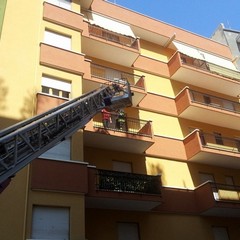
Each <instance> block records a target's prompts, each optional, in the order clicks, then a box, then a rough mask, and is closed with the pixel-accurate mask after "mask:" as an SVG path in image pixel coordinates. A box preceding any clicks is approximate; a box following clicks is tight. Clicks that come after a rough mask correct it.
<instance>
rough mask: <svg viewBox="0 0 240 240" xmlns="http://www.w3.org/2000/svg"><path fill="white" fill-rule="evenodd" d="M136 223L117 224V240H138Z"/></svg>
mask: <svg viewBox="0 0 240 240" xmlns="http://www.w3.org/2000/svg"><path fill="white" fill-rule="evenodd" d="M139 239H140V238H139V229H138V224H137V223H118V240H139Z"/></svg>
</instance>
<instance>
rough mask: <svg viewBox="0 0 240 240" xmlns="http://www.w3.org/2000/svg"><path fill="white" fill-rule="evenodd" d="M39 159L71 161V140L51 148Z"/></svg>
mask: <svg viewBox="0 0 240 240" xmlns="http://www.w3.org/2000/svg"><path fill="white" fill-rule="evenodd" d="M40 157H41V158H47V159H57V160H70V159H71V140H70V139H66V140H64V141H62V142H60V143H59V144H57V145H56V146H54V147H52V148H51V149H49V150H48V151H46V152H45V153H43V154H42V155H41V156H40Z"/></svg>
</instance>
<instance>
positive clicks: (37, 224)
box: [31, 206, 70, 240]
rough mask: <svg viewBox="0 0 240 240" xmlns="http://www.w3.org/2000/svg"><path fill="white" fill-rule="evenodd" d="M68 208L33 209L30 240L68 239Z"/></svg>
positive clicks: (39, 207) (37, 207)
mask: <svg viewBox="0 0 240 240" xmlns="http://www.w3.org/2000/svg"><path fill="white" fill-rule="evenodd" d="M69 217H70V216H69V208H58V207H41V206H35V207H34V208H33V216H32V236H31V238H32V239H58V240H68V239H69Z"/></svg>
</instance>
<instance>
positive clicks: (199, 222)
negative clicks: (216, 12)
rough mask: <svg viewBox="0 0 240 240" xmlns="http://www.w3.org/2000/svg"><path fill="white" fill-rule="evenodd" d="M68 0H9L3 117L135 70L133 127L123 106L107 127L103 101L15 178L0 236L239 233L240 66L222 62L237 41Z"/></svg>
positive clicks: (35, 109) (20, 116)
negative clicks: (120, 117)
mask: <svg viewBox="0 0 240 240" xmlns="http://www.w3.org/2000/svg"><path fill="white" fill-rule="evenodd" d="M62 4H63V2H62V1H60V0H59V1H57V0H56V1H30V2H27V1H26V4H22V1H21V2H20V1H17V2H16V0H7V4H6V8H5V12H4V14H2V13H1V16H0V17H2V18H3V21H2V28H0V30H1V38H0V52H1V58H0V94H1V96H0V120H1V121H0V129H1V130H3V129H5V128H6V127H9V126H11V125H13V124H15V123H17V122H19V121H22V120H25V119H29V118H31V117H33V116H35V115H36V114H40V113H42V112H44V111H47V110H49V109H51V108H54V107H56V106H57V105H59V104H61V103H63V102H66V101H68V100H70V99H74V98H76V97H78V96H80V95H82V94H86V93H88V92H90V91H93V90H95V89H97V88H99V87H100V86H102V85H104V84H106V83H107V84H109V83H112V82H114V83H116V82H117V83H119V81H121V80H126V79H127V80H128V81H129V82H130V85H131V91H132V93H133V96H132V102H133V104H132V106H131V107H129V108H126V109H124V111H125V114H126V118H125V125H124V128H123V129H118V127H117V124H116V123H117V121H116V119H117V112H112V113H111V120H112V121H111V123H110V127H108V128H107V129H106V128H104V127H103V124H102V115H101V114H100V113H97V114H96V115H95V116H93V118H91V119H90V121H89V122H88V123H87V124H86V125H85V126H84V127H81V129H79V130H77V131H76V132H75V133H74V134H73V135H72V136H71V137H69V136H67V137H66V138H65V137H64V138H63V139H60V141H61V143H60V144H59V145H58V146H57V147H56V148H52V149H51V150H50V151H48V152H46V153H44V154H45V155H41V154H40V156H38V157H37V158H36V159H35V160H33V161H32V162H31V163H30V164H28V165H27V166H25V167H24V168H22V169H21V170H20V171H18V172H17V173H16V174H15V175H14V176H13V177H12V179H11V182H10V184H9V185H8V186H7V187H6V188H5V189H3V191H2V192H1V193H0V213H1V216H2V217H1V220H0V226H1V227H0V239H4V240H8V239H9V240H10V239H11V240H19V239H22V240H25V239H47V238H48V239H54V238H55V239H56V238H59V236H60V235H61V234H62V236H63V237H64V239H71V240H94V239H105V240H113V239H116V240H117V239H118V240H122V239H128V240H139V239H141V240H149V239H151V240H157V239H169V240H177V239H186V240H192V239H196V240H198V239H199V240H202V239H206V240H219V239H221V240H222V239H224V240H237V239H238V238H239V234H240V230H239V226H238V225H239V219H240V212H239V209H240V187H239V186H240V177H239V169H240V165H239V156H240V152H239V151H240V147H239V146H240V145H239V137H240V128H239V124H238V122H239V118H240V117H239V116H240V115H239V114H240V105H239V99H238V97H237V94H236V93H237V89H238V88H239V81H238V80H237V79H234V78H233V76H238V74H239V72H238V71H237V70H236V71H233V70H231V71H230V69H226V68H225V67H224V66H223V64H222V63H228V64H229V65H231V61H232V56H231V52H230V50H229V48H228V47H227V46H225V45H222V44H220V43H217V42H215V41H212V40H211V39H207V38H204V37H201V36H198V35H196V34H194V33H190V32H188V31H185V30H183V29H179V28H177V27H174V26H170V25H167V24H165V23H162V22H160V21H157V20H154V19H151V18H148V17H146V16H143V15H141V14H138V13H135V12H132V11H130V10H128V9H125V8H122V7H120V6H117V5H115V4H112V3H109V2H107V1H104V0H79V1H70V3H68V1H66V3H64V4H63V5H62ZM0 6H1V5H0ZM16 6H17V7H16ZM94 14H95V15H97V16H98V18H97V17H96V19H95V18H94V16H95V15H94ZM122 16H124V18H123V17H122ZM99 19H100V20H101V21H100V20H99ZM0 21H1V19H0ZM110 23H111V24H110ZM113 23H114V24H115V29H109V28H110V25H112V24H113ZM139 23H141V26H139ZM104 24H105V25H104ZM126 29H127V30H126ZM134 29H135V31H136V32H137V34H138V36H137V35H136V34H135V33H134ZM130 30H131V31H132V35H131V36H130V34H129V31H130ZM121 31H122V32H121ZM124 31H126V32H124ZM127 31H128V32H127ZM172 32H175V35H174V36H173V35H172ZM134 34H135V35H134ZM64 44H65V45H64ZM181 44H182V45H184V46H185V47H182V48H181V47H179V46H181ZM186 46H187V47H188V48H189V49H191V51H190V52H187V50H186V49H187V47H186ZM196 49H198V50H201V52H202V53H203V54H205V55H206V57H209V56H211V57H209V58H208V59H209V62H208V61H207V60H205V61H203V60H202V59H201V57H200V56H198V55H197V54H196V53H195V50H196ZM184 51H185V52H184ZM193 52H194V53H195V56H192V55H193ZM214 61H215V62H214ZM224 61H225V62H224ZM209 66H211V68H210V67H209ZM212 66H215V67H214V70H213V67H212ZM233 68H234V66H233ZM233 73H234V74H233ZM63 86H64V87H63ZM238 94H239V93H238ZM0 133H1V132H0ZM0 136H1V135H0ZM63 140H64V141H63ZM62 141H63V142H62ZM0 144H2V143H1V138H0ZM1 149H3V148H1ZM1 151H3V150H1ZM1 151H0V153H1ZM1 154H2V153H1ZM61 154H62V156H61ZM0 157H1V155H0ZM4 161H5V159H4V157H2V158H0V170H1V169H3V168H4V166H5V165H4V164H5V163H4ZM2 163H4V164H2ZM0 173H1V172H0ZM0 176H1V175H0ZM155 179H157V181H156V180H155ZM154 181H155V182H154ZM103 183H104V184H103ZM0 184H2V183H1V182H0ZM0 186H1V187H2V185H0ZM139 186H140V187H139ZM156 186H157V187H156ZM141 187H142V188H141ZM129 189H130V190H129ZM0 190H1V188H0ZM48 210H50V211H49V212H48ZM41 214H43V215H41ZM48 214H49V215H48ZM50 214H53V215H50ZM54 214H59V215H54ZM53 216H54V217H53ZM56 216H59V217H56ZM66 216H67V217H66ZM52 217H53V220H52V221H50V219H51V218H52ZM61 217H65V218H64V220H62V222H61V221H60V220H61ZM41 219H45V220H44V221H43V222H41ZM59 224H60V225H59ZM61 224H62V225H61ZM59 226H62V227H59ZM63 226H64V227H63ZM51 227H52V228H55V229H56V231H50V230H49V229H50V228H51ZM39 229H40V230H39ZM44 229H45V230H44ZM61 229H64V230H62V232H61V231H60V230H61ZM48 231H49V232H48ZM124 234H125V235H124ZM219 234H222V235H221V236H222V237H223V238H219V236H220V235H219ZM46 236H47V237H46ZM56 236H57V237H56ZM130 236H131V237H130ZM124 237H125V238H124Z"/></svg>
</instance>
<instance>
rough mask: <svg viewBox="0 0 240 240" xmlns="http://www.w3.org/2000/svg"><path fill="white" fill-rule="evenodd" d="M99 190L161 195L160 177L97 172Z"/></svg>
mask: <svg viewBox="0 0 240 240" xmlns="http://www.w3.org/2000/svg"><path fill="white" fill-rule="evenodd" d="M97 189H98V190H105V191H117V192H131V193H145V194H158V195H159V194H161V179H160V176H151V175H144V174H135V173H127V172H117V171H110V170H100V169H98V170H97Z"/></svg>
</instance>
